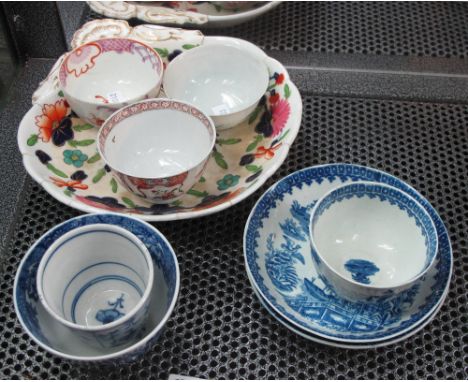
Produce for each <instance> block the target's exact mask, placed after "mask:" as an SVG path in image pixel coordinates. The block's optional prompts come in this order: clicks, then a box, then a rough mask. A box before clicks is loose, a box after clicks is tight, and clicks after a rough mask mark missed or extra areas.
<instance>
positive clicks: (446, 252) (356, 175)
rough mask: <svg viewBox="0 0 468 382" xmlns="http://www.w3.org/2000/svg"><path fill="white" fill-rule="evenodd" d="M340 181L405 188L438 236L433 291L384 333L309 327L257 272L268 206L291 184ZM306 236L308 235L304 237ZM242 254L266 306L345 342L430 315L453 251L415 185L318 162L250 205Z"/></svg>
mask: <svg viewBox="0 0 468 382" xmlns="http://www.w3.org/2000/svg"><path fill="white" fill-rule="evenodd" d="M325 179H326V180H329V181H330V182H331V181H334V180H340V181H342V182H345V181H348V182H351V181H371V182H382V183H384V184H388V185H390V186H393V187H395V188H398V189H400V190H402V191H405V192H406V193H408V194H409V195H410V196H412V197H413V198H414V199H415V200H416V201H418V202H419V203H420V204H421V205H422V206H423V207H424V208H425V209H426V211H427V212H428V213H429V215H430V216H431V218H432V219H433V221H434V224H435V226H436V229H437V234H438V237H439V252H438V255H437V256H438V257H440V261H439V262H438V263H437V264H435V265H434V266H435V267H436V269H437V275H436V276H437V277H436V278H437V280H436V286H435V288H433V293H431V294H430V296H429V297H428V298H427V299H426V302H425V304H424V306H422V307H419V310H418V311H417V312H416V313H415V314H414V315H412V316H411V317H410V319H408V320H405V321H403V322H400V323H399V325H398V326H396V327H391V328H389V329H388V330H386V331H385V332H383V333H379V334H376V333H364V332H359V333H357V334H350V333H349V334H346V335H343V334H340V333H333V332H331V331H330V330H327V328H326V327H323V326H320V327H316V326H317V325H316V326H315V327H312V326H311V325H310V323H308V322H307V321H303V320H300V319H298V318H297V317H295V316H294V315H292V314H290V313H289V312H288V311H287V310H285V309H284V307H283V306H281V305H280V304H279V303H278V302H277V301H276V299H275V297H274V296H273V295H272V294H271V292H270V290H269V289H268V287H267V286H266V285H265V283H264V280H263V277H262V276H261V274H260V270H259V269H260V268H259V265H258V263H257V260H258V259H259V255H258V253H257V252H256V248H257V246H258V244H257V239H258V238H259V237H260V234H259V232H258V231H259V229H260V228H262V227H263V222H262V221H263V220H264V219H268V218H270V210H273V209H274V208H276V207H277V206H276V203H277V202H278V203H281V202H282V201H284V198H285V195H286V194H292V191H293V188H297V189H302V188H303V187H304V185H307V186H311V185H312V184H313V183H317V184H321V183H322V182H323V181H324V180H325ZM307 240H308V237H307ZM244 258H245V263H246V269H247V272H248V274H249V276H251V277H249V279H250V280H251V282H252V283H253V284H254V285H252V286H253V288H255V289H256V290H257V291H258V292H259V293H260V294H261V296H262V298H263V299H264V300H265V301H266V302H267V303H268V304H269V306H270V307H271V308H272V309H273V310H274V311H275V312H276V313H277V314H279V315H280V316H281V317H283V318H284V319H285V320H286V321H288V322H291V323H292V324H294V326H295V327H300V328H301V329H303V330H304V331H306V332H309V333H311V334H313V335H317V336H320V337H323V338H327V339H332V340H339V341H347V342H372V341H374V342H377V341H381V340H384V339H387V338H392V337H395V336H398V335H401V334H402V333H404V332H405V331H409V330H411V329H412V328H414V327H415V326H417V325H418V324H419V323H420V322H422V321H423V320H424V318H426V317H428V316H430V315H431V313H432V312H433V311H434V310H435V309H436V308H437V306H438V304H439V303H440V302H441V301H442V299H443V297H444V294H445V293H446V291H447V289H448V287H449V284H450V278H451V274H452V267H453V255H452V248H451V244H450V239H449V236H448V232H447V229H446V227H445V225H444V224H443V222H442V220H441V218H440V216H439V215H438V214H437V212H436V211H435V209H434V208H433V207H432V206H431V204H430V203H429V202H428V201H427V200H426V199H425V198H424V197H423V196H422V195H421V194H419V193H418V192H417V191H416V190H415V189H414V188H412V187H411V186H409V185H408V184H406V183H405V182H403V181H401V180H400V179H398V178H396V177H394V176H393V175H390V174H387V173H385V172H383V171H380V170H376V169H372V168H368V167H365V166H360V165H352V164H345V163H336V164H327V165H319V166H314V167H309V168H306V169H303V170H299V171H296V172H294V173H293V174H290V175H288V176H286V177H285V178H283V179H281V180H279V181H278V182H277V183H275V184H274V185H272V186H271V187H270V188H269V189H268V190H267V191H266V192H265V193H264V194H263V195H262V196H261V197H260V199H259V200H258V201H257V203H256V204H255V206H254V207H253V209H252V211H251V213H250V215H249V218H248V221H247V223H246V227H245V231H244Z"/></svg>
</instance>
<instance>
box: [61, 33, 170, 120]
mask: <svg viewBox="0 0 468 382" xmlns="http://www.w3.org/2000/svg"><path fill="white" fill-rule="evenodd" d="M162 78H163V62H162V60H161V57H160V56H159V55H158V53H157V52H156V51H155V50H154V49H152V48H151V47H149V46H147V45H145V44H143V43H141V42H138V41H135V40H131V39H126V38H106V39H102V40H97V41H92V42H88V43H86V44H84V45H81V46H79V47H77V48H76V49H74V50H73V51H71V52H70V53H69V54H68V55H67V57H66V58H65V60H64V61H63V63H62V65H61V67H60V70H59V81H60V87H61V90H62V91H63V94H64V96H65V98H66V100H67V101H68V103H69V104H70V106H71V108H72V109H73V111H74V112H75V113H76V114H77V115H78V116H79V117H80V118H82V119H84V120H85V121H87V122H88V123H91V124H93V125H95V126H100V125H102V123H103V122H104V121H105V120H106V119H107V118H108V117H109V116H110V115H111V114H112V113H114V112H115V111H116V110H118V109H120V108H122V107H123V106H126V105H129V104H131V103H134V102H137V101H140V100H142V99H147V98H154V97H157V95H158V94H159V90H160V87H161V82H162Z"/></svg>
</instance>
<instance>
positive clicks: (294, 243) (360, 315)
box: [244, 164, 453, 344]
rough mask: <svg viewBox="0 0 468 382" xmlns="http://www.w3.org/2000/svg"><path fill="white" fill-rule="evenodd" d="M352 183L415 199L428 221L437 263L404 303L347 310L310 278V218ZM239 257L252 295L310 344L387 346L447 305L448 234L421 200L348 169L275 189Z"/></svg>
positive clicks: (384, 300)
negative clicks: (334, 191) (315, 340)
mask: <svg viewBox="0 0 468 382" xmlns="http://www.w3.org/2000/svg"><path fill="white" fill-rule="evenodd" d="M353 181H372V182H382V183H385V184H388V185H391V186H393V187H396V188H399V189H401V190H403V191H405V192H406V193H408V194H409V195H411V196H412V197H413V198H415V199H416V200H417V201H418V202H419V203H420V204H421V205H422V206H423V207H424V208H425V209H426V210H427V212H428V213H429V214H430V216H431V218H432V220H433V221H434V224H435V226H436V229H437V234H438V240H439V251H438V254H437V258H436V260H435V262H434V265H433V266H432V268H431V269H430V270H429V271H428V273H427V274H426V275H425V277H424V278H423V279H422V280H421V281H420V282H419V283H418V284H417V285H416V287H415V288H414V289H413V288H412V289H411V290H410V292H408V293H406V294H404V295H397V296H396V297H381V298H376V299H375V300H374V301H370V302H366V304H363V303H353V302H350V301H348V300H345V299H343V298H341V297H340V296H338V295H337V294H336V293H335V291H334V290H333V288H332V287H331V286H330V285H329V284H328V283H327V281H326V280H323V279H322V278H320V277H319V275H318V274H317V272H316V270H315V266H314V262H313V260H312V257H311V253H310V252H311V251H310V246H309V235H308V231H309V230H308V226H309V215H310V211H311V209H312V207H313V206H314V204H315V202H316V201H317V200H318V199H319V198H320V197H321V196H322V195H323V194H324V193H325V192H327V191H329V190H330V189H331V188H334V187H336V186H338V185H341V184H344V183H349V182H353ZM244 255H245V261H246V268H247V272H248V274H249V279H250V280H251V282H252V286H253V288H254V289H255V290H256V291H257V292H258V293H259V294H260V295H261V297H262V299H263V300H264V301H263V302H264V303H266V304H267V305H268V307H269V308H270V310H272V311H273V312H274V313H275V315H276V316H278V317H281V319H282V321H283V322H284V323H288V324H289V325H290V326H291V327H293V328H296V329H300V330H301V331H302V332H303V333H304V334H308V335H311V336H312V337H320V338H323V339H328V340H333V341H340V342H347V343H349V344H353V343H355V344H359V343H361V344H362V343H366V344H370V343H373V342H376V343H378V342H383V341H389V340H391V339H393V338H396V337H399V336H402V335H404V334H405V333H409V332H411V331H412V330H413V329H416V328H418V329H419V328H420V327H421V325H422V323H423V322H425V320H426V319H428V318H430V317H432V315H433V313H434V312H435V311H436V310H437V309H438V307H440V305H441V302H442V301H443V299H444V298H445V295H446V293H447V291H448V288H449V283H450V277H451V274H452V266H453V257H452V249H451V245H450V240H449V237H448V233H447V230H446V228H445V226H444V224H443V222H442V220H441V218H440V217H439V215H438V214H437V212H436V211H435V210H434V208H433V207H432V206H431V205H430V203H429V202H428V201H427V200H426V199H425V198H424V197H423V196H422V195H420V194H419V193H418V192H417V191H416V190H415V189H413V188H412V187H410V186H409V185H407V184H406V183H404V182H402V181H401V180H399V179H398V178H396V177H394V176H392V175H389V174H386V173H384V172H381V171H378V170H374V169H370V168H367V167H363V166H357V165H350V164H330V165H323V166H316V167H311V168H307V169H304V170H301V171H297V172H295V173H293V174H291V175H289V176H287V177H285V178H284V179H282V180H280V181H279V182H277V183H276V184H274V185H273V186H272V187H271V188H270V189H269V190H268V191H267V192H265V194H264V195H263V196H262V197H261V198H260V199H259V200H258V202H257V204H256V205H255V207H254V208H253V210H252V212H251V214H250V216H249V219H248V221H247V224H246V228H245V232H244Z"/></svg>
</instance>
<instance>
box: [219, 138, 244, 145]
mask: <svg viewBox="0 0 468 382" xmlns="http://www.w3.org/2000/svg"><path fill="white" fill-rule="evenodd" d="M240 141H242V139H240V138H229V139H218V140H217V141H216V142H217V143H218V145H235V144H236V143H239V142H240Z"/></svg>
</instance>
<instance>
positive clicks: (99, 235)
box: [37, 224, 154, 348]
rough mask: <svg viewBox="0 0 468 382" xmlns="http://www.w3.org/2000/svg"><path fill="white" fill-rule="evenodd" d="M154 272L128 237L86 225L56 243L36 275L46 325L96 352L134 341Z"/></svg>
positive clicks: (117, 230)
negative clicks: (73, 335)
mask: <svg viewBox="0 0 468 382" xmlns="http://www.w3.org/2000/svg"><path fill="white" fill-rule="evenodd" d="M153 278H154V270H153V264H152V260H151V255H150V253H149V251H148V249H147V248H146V246H145V245H144V244H143V242H142V241H141V240H140V239H138V238H137V237H136V236H135V235H134V234H132V233H131V232H129V231H127V230H125V229H124V228H121V227H118V226H112V225H108V224H91V225H87V226H85V227H79V228H76V229H73V230H71V231H69V232H67V233H65V234H64V235H63V236H61V237H60V238H58V239H57V240H56V241H55V242H54V243H53V244H52V245H51V246H50V247H49V249H48V250H47V251H46V253H45V254H44V257H43V258H42V260H41V262H40V264H39V269H38V272H37V291H38V294H39V298H40V300H41V303H42V304H43V305H44V308H45V309H46V310H47V311H48V312H49V314H50V316H51V317H52V319H54V320H56V321H58V322H59V323H60V324H62V325H64V326H65V327H66V328H68V329H70V330H71V331H73V332H74V333H76V335H77V336H80V337H81V338H83V339H84V340H85V341H86V342H87V343H89V344H90V345H91V346H94V347H97V348H114V347H117V346H121V345H124V344H126V343H127V342H129V340H131V339H132V338H136V337H138V336H139V335H140V333H141V332H142V330H144V327H143V326H144V324H145V322H146V320H147V316H148V308H149V303H150V293H151V290H152V286H153Z"/></svg>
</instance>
